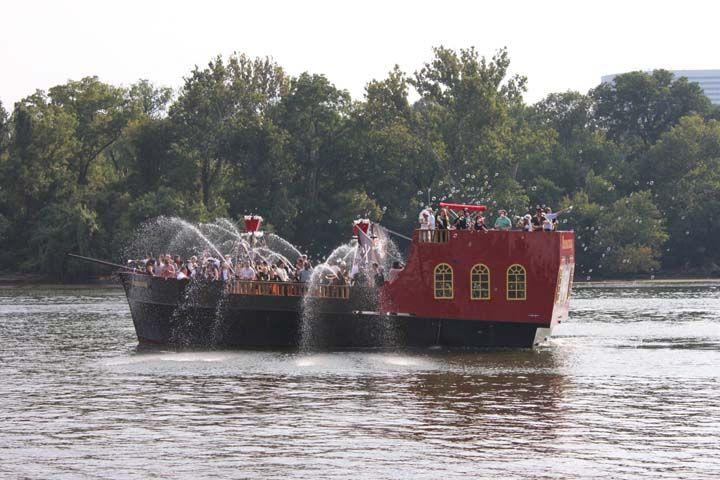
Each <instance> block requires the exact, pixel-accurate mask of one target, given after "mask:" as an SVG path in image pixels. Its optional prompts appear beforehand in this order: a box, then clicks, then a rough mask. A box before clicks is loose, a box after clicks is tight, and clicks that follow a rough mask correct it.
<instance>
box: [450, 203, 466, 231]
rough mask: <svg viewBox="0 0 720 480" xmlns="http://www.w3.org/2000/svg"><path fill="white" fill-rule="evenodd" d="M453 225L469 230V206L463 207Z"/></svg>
mask: <svg viewBox="0 0 720 480" xmlns="http://www.w3.org/2000/svg"><path fill="white" fill-rule="evenodd" d="M453 226H454V227H455V228H456V229H457V230H467V229H468V228H470V213H469V212H468V209H467V208H463V211H462V213H460V216H459V217H458V218H456V219H455V222H453Z"/></svg>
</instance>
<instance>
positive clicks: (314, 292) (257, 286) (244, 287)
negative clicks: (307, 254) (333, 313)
mask: <svg viewBox="0 0 720 480" xmlns="http://www.w3.org/2000/svg"><path fill="white" fill-rule="evenodd" d="M228 291H229V293H231V294H234V295H258V296H273V297H303V296H309V297H315V298H340V299H348V298H350V285H308V284H306V283H290V282H266V281H250V280H236V281H234V282H232V283H230V284H229V285H228Z"/></svg>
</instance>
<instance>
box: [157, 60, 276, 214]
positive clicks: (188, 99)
mask: <svg viewBox="0 0 720 480" xmlns="http://www.w3.org/2000/svg"><path fill="white" fill-rule="evenodd" d="M286 89H287V80H286V78H285V74H284V72H283V70H282V69H281V68H280V67H279V66H278V65H277V64H275V63H274V62H272V61H271V60H270V59H268V58H265V59H255V60H251V59H249V58H248V57H246V56H245V55H237V54H233V55H231V56H230V58H229V59H228V61H227V62H225V61H224V60H223V59H222V58H221V57H217V58H215V59H214V60H213V61H211V62H210V63H209V64H208V66H207V67H206V68H205V69H202V70H201V69H199V68H197V67H196V68H195V69H194V70H193V71H192V73H191V75H190V76H189V77H188V78H186V80H185V85H184V86H183V88H182V90H181V92H180V96H179V98H178V99H177V101H176V102H175V103H174V104H173V105H172V107H171V108H170V118H171V120H172V121H173V123H174V125H175V126H176V128H177V131H178V140H177V142H176V148H175V152H176V153H177V154H178V155H182V156H184V157H185V158H187V159H190V160H191V161H194V162H196V163H197V166H198V167H197V168H198V175H199V178H198V184H199V190H200V195H201V199H202V203H203V204H204V205H205V207H206V208H208V209H212V208H213V207H214V206H215V205H214V202H215V201H216V200H217V199H218V198H219V197H218V196H217V195H216V193H219V192H222V189H223V188H224V186H225V179H226V178H227V175H226V174H227V173H228V172H227V167H228V166H229V165H230V164H231V163H233V162H235V163H240V162H241V161H242V157H243V154H244V153H245V149H243V148H242V147H243V145H246V144H247V143H249V142H252V139H250V140H248V138H247V136H248V135H252V134H253V133H255V132H257V131H258V126H260V125H262V119H263V117H264V115H265V114H266V113H267V111H268V110H269V109H270V108H271V107H272V106H273V105H275V104H276V103H277V102H278V101H279V100H280V98H281V95H282V93H283V92H284V91H286Z"/></svg>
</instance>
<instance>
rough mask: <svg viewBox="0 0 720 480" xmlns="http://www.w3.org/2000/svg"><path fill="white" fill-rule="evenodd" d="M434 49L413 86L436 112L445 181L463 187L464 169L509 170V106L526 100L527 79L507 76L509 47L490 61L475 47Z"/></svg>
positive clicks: (486, 172) (483, 171) (416, 74)
mask: <svg viewBox="0 0 720 480" xmlns="http://www.w3.org/2000/svg"><path fill="white" fill-rule="evenodd" d="M433 51H434V54H435V57H434V58H433V60H432V61H431V62H429V63H426V64H425V65H424V67H423V68H421V69H420V70H418V71H416V72H415V76H414V78H413V79H412V80H411V84H412V85H413V86H414V87H415V89H416V90H417V92H418V94H419V95H420V97H421V100H422V102H423V103H425V104H427V105H428V108H430V109H432V110H434V111H435V112H434V116H435V118H436V119H437V124H436V125H435V126H434V127H435V128H437V129H438V130H439V132H440V134H441V137H442V139H443V142H444V144H445V148H444V151H445V153H446V158H445V162H446V163H445V172H444V173H445V177H446V179H447V180H448V181H450V182H452V183H453V184H455V185H459V183H460V179H461V178H463V175H464V174H465V173H466V172H474V173H476V174H478V173H480V174H488V173H495V172H509V171H510V170H511V168H510V165H509V164H508V159H507V157H506V155H505V149H504V146H505V145H506V144H508V143H509V141H510V136H511V122H510V118H509V110H510V108H511V106H512V105H515V104H520V103H521V102H522V94H523V93H524V91H525V84H526V79H525V78H524V77H521V76H513V77H511V78H509V79H508V78H506V77H507V75H508V68H509V66H510V58H509V56H508V53H507V50H506V49H502V50H500V51H498V52H497V54H495V55H494V56H493V58H492V59H491V60H487V59H486V58H485V57H480V56H479V54H478V53H477V51H475V49H474V48H470V49H461V50H460V51H459V52H456V51H454V50H451V49H447V48H444V47H438V48H435V49H434V50H433Z"/></svg>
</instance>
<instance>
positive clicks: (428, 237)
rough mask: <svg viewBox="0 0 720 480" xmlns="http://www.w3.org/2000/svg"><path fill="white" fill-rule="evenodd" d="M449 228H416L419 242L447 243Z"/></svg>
mask: <svg viewBox="0 0 720 480" xmlns="http://www.w3.org/2000/svg"><path fill="white" fill-rule="evenodd" d="M449 233H450V231H449V230H418V242H419V243H447V242H448V238H449Z"/></svg>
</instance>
